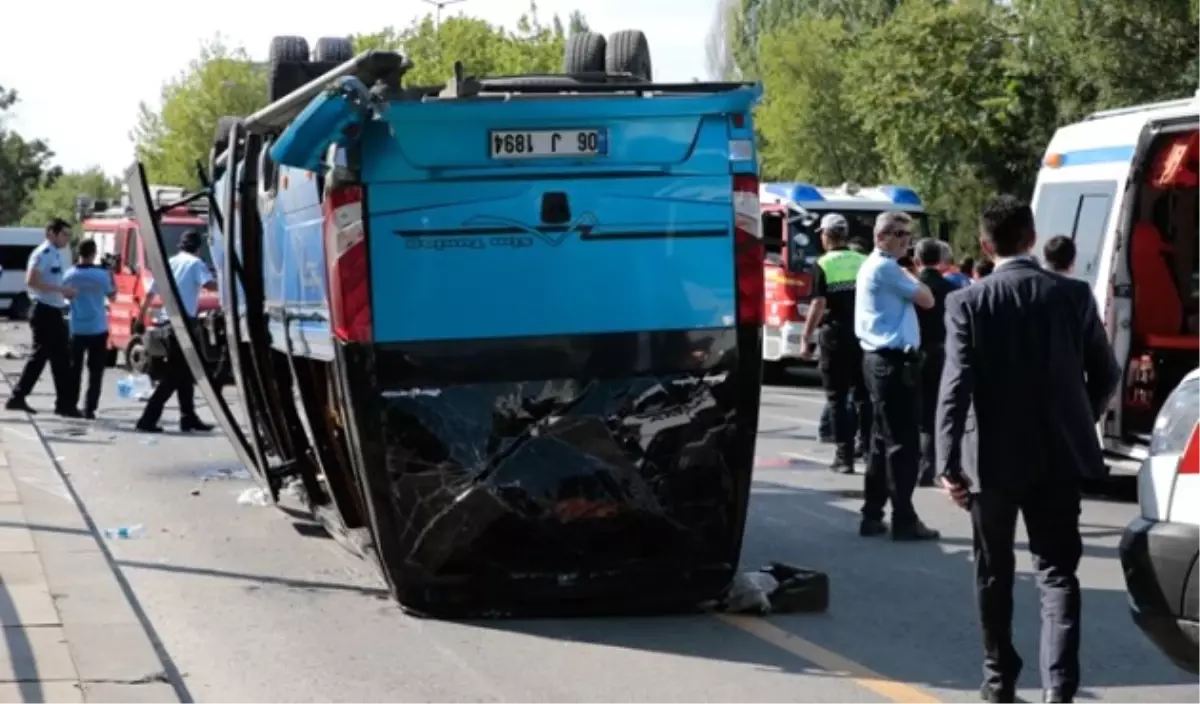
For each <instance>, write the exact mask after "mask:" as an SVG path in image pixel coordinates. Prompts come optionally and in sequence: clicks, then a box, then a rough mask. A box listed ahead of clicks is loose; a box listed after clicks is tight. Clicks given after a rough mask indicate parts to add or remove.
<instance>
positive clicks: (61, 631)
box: [0, 373, 193, 702]
mask: <svg viewBox="0 0 1200 704" xmlns="http://www.w3.org/2000/svg"><path fill="white" fill-rule="evenodd" d="M10 393H11V385H10V383H9V381H8V378H7V376H6V375H4V374H2V373H0V394H3V395H4V397H6V398H7V397H8V395H9V394H10ZM0 621H2V622H3V631H4V638H3V640H2V641H0V701H27V702H31V701H56V702H72V701H73V702H85V701H86V702H138V701H147V702H164V701H177V702H191V701H193V699H192V697H191V694H190V693H189V691H188V689H187V685H186V684H185V683H184V681H183V676H182V674H181V673H180V672H179V670H178V668H177V667H176V666H175V664H174V662H173V661H172V659H171V657H170V655H169V653H167V651H166V649H165V647H164V646H163V644H162V641H161V639H160V638H159V637H158V635H157V633H156V632H155V629H154V627H153V625H152V624H151V623H150V620H149V618H148V617H147V616H146V613H145V611H144V610H143V609H142V607H141V604H140V603H139V601H138V599H137V597H136V595H135V593H134V592H133V589H132V588H131V587H130V585H129V582H128V580H127V579H126V578H125V575H124V574H123V573H122V571H121V569H120V568H119V567H118V566H117V564H116V561H115V559H114V558H113V555H112V552H111V550H110V549H109V547H108V545H107V544H106V543H105V540H104V538H103V537H102V536H101V533H100V531H99V530H98V529H97V527H96V524H95V522H94V521H93V520H92V517H91V515H90V514H89V513H88V511H87V507H86V505H84V503H83V502H82V500H81V499H80V497H79V495H78V493H77V492H76V491H75V488H74V486H73V485H72V484H71V481H70V474H69V473H68V472H67V471H66V470H64V468H63V467H62V466H61V464H60V463H59V461H58V459H57V458H56V457H55V456H54V452H53V449H52V448H51V446H50V444H49V442H48V441H47V438H46V436H45V435H44V434H43V433H42V431H41V428H40V427H39V425H38V423H37V419H36V418H35V417H32V416H30V415H29V414H27V413H24V412H19V411H3V412H0Z"/></svg>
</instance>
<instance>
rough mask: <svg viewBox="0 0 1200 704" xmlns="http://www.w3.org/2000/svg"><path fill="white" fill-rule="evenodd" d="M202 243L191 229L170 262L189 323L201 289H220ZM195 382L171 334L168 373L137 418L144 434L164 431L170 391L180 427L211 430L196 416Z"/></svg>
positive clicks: (152, 293) (153, 287)
mask: <svg viewBox="0 0 1200 704" xmlns="http://www.w3.org/2000/svg"><path fill="white" fill-rule="evenodd" d="M200 244H201V240H200V233H199V232H196V231H195V230H188V231H187V232H185V233H183V236H182V237H180V238H179V253H178V254H176V255H175V256H173V257H171V259H170V260H169V262H168V264H169V265H170V267H171V277H172V278H173V279H175V288H176V289H178V290H179V306H180V308H182V309H183V313H184V316H185V317H186V318H187V321H188V323H189V324H191V323H192V321H194V320H195V318H196V312H197V310H198V309H199V307H200V291H201V290H208V291H215V290H216V289H217V282H216V281H215V280H214V279H213V277H212V273H211V272H210V271H209V270H208V264H205V263H204V260H203V259H201V258H200V257H198V256H196V252H199V251H200ZM157 288H158V282H157V281H155V282H154V283H152V284H151V285H150V290H149V291H147V292H146V300H145V301H143V302H142V309H141V310H140V311H139V312H138V317H137V319H138V320H144V319H145V317H146V310H147V309H148V308H149V306H150V301H151V300H152V299H153V298H154V296H155V294H156V292H157ZM195 383H196V382H195V379H193V378H192V370H191V369H190V368H189V367H188V364H187V359H185V358H184V356H183V350H182V349H180V347H179V340H178V339H176V337H175V335H171V341H170V347H169V349H168V350H167V371H166V376H164V377H163V380H162V381H160V382H159V383H158V386H156V387H154V393H152V394H151V395H150V400H149V401H147V402H146V408H145V410H144V411H142V417H141V418H140V419H138V422H137V429H138V430H140V431H142V432H144V433H161V432H162V428H161V427H159V425H158V421H159V418H161V417H162V412H163V406H165V405H166V403H167V400H168V399H169V398H171V394H176V395H177V396H178V398H179V429H180V430H182V431H183V432H188V431H192V430H200V431H207V430H212V426H211V425H209V424H207V423H204V422H203V421H201V420H200V418H199V417H198V416H197V415H196V396H195V394H196V387H195Z"/></svg>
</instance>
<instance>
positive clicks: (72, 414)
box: [54, 408, 83, 418]
mask: <svg viewBox="0 0 1200 704" xmlns="http://www.w3.org/2000/svg"><path fill="white" fill-rule="evenodd" d="M54 415H56V416H62V417H63V418H82V417H83V414H82V413H80V412H79V409H78V408H58V409H55V411H54Z"/></svg>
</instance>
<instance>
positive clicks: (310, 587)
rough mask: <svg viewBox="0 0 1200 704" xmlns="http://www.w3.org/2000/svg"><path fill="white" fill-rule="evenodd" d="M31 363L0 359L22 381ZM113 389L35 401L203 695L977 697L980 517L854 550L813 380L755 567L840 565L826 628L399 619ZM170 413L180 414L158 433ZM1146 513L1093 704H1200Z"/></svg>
mask: <svg viewBox="0 0 1200 704" xmlns="http://www.w3.org/2000/svg"><path fill="white" fill-rule="evenodd" d="M26 339H27V338H26V333H25V329H24V328H23V327H21V326H13V325H5V326H4V329H2V330H0V344H4V343H7V344H14V343H20V342H24V341H25V340H26ZM20 365H21V362H20V361H19V360H3V361H0V369H2V370H3V371H4V372H5V373H7V374H8V375H9V378H10V379H14V375H15V374H16V373H18V372H19V369H20ZM120 375H121V372H119V371H117V370H110V372H109V378H108V379H107V383H106V387H107V389H106V398H105V400H104V403H103V405H102V409H101V414H100V415H101V419H100V420H98V421H96V422H94V423H87V422H84V421H68V420H63V419H60V418H57V417H55V416H53V415H51V414H50V413H48V411H49V410H50V409H51V408H52V403H53V402H52V398H51V396H50V394H51V392H52V387H51V386H50V380H49V372H48V370H47V373H46V374H45V375H44V378H43V382H42V384H41V385H40V386H39V388H38V390H37V392H36V393H35V395H34V396H32V397H31V399H30V401H31V403H32V404H33V405H34V406H35V407H37V408H40V409H44V410H45V411H47V412H43V413H42V414H40V415H39V416H38V417H37V419H38V425H39V427H40V429H41V432H42V433H43V434H44V435H45V437H46V438H47V441H48V444H49V447H50V448H51V451H52V452H53V453H54V455H55V456H56V457H57V458H58V461H59V463H60V465H61V466H62V468H63V469H64V470H65V472H66V473H67V474H68V476H69V481H70V482H71V483H72V485H73V486H74V488H75V490H76V491H77V492H78V494H79V495H80V497H81V499H82V501H83V504H84V506H85V508H86V510H87V511H88V512H89V513H90V514H91V516H92V517H93V518H94V520H95V522H96V523H97V525H99V526H100V527H101V528H106V527H115V526H121V525H126V526H128V525H136V524H142V525H144V526H145V527H146V529H147V534H146V535H145V537H142V538H138V539H133V540H125V541H115V542H111V543H110V546H111V549H112V551H113V553H114V555H115V558H116V561H117V564H118V566H119V569H120V570H121V571H122V572H123V573H124V576H125V577H126V579H127V580H128V581H129V583H130V584H131V585H132V588H133V591H134V593H135V594H136V598H137V600H138V601H139V602H140V606H141V608H142V609H144V610H145V613H146V614H147V616H148V618H149V621H150V622H151V623H152V625H153V627H154V630H155V631H156V632H157V635H158V637H159V638H160V639H161V641H162V642H163V644H164V645H165V648H166V650H167V651H168V652H169V653H170V656H171V658H172V659H173V661H174V664H175V666H176V667H177V668H178V670H179V671H180V672H182V673H184V682H185V683H186V687H187V689H188V691H189V693H190V696H191V697H193V698H194V699H195V700H197V701H297V702H307V701H331V700H332V701H509V700H517V701H631V700H632V701H720V702H729V701H789V702H796V701H841V702H856V701H976V700H977V694H976V692H977V687H978V683H979V677H980V675H979V658H980V648H979V636H978V629H977V626H976V621H975V607H974V603H973V601H972V598H971V567H970V562H969V548H970V540H969V534H968V525H967V522H966V519H965V515H964V514H963V513H961V512H960V511H958V510H957V509H955V508H953V507H952V506H951V505H950V504H949V502H948V501H947V500H946V499H945V498H944V497H943V496H942V495H941V494H940V493H939V492H936V491H934V490H930V489H924V490H919V495H918V497H917V499H916V501H917V506H918V508H919V510H920V512H921V514H922V516H923V518H924V519H925V521H926V522H927V523H928V524H930V525H931V526H933V527H935V528H938V529H939V530H941V531H942V533H943V535H944V540H943V541H942V542H941V543H940V544H936V545H934V544H927V545H908V544H893V543H891V542H890V541H886V540H880V539H871V540H867V539H862V538H859V537H858V535H857V533H856V529H857V510H858V507H859V501H858V499H857V498H856V493H857V492H859V491H860V490H861V481H862V480H861V477H845V476H839V475H834V474H831V473H830V472H828V471H827V470H826V469H825V468H824V462H825V461H826V460H827V459H828V458H829V456H830V449H829V448H828V447H827V446H823V445H819V444H817V443H816V442H815V439H814V436H815V431H816V419H817V416H818V413H819V411H820V408H821V401H820V397H819V393H818V391H817V390H816V389H815V388H812V387H811V386H806V385H805V384H803V383H800V384H795V385H791V386H788V387H771V388H769V389H768V390H766V392H765V394H764V400H763V417H762V429H761V431H760V435H759V449H758V454H759V456H760V462H759V466H758V467H757V469H756V472H755V488H754V497H753V505H752V510H751V518H750V524H749V527H748V532H747V539H746V546H745V551H744V560H745V564H746V565H749V566H755V567H756V566H758V565H760V564H761V563H763V562H765V561H768V560H782V561H787V562H792V563H796V564H802V565H808V566H812V567H815V568H818V569H821V570H824V571H826V572H828V573H829V575H830V580H831V584H832V587H831V589H832V605H831V608H830V609H829V611H828V613H825V614H821V615H774V616H771V617H769V618H767V619H758V618H753V617H737V618H718V617H714V616H687V617H669V618H668V617H664V618H636V619H633V618H630V619H605V620H585V619H572V620H542V621H492V622H483V623H449V622H438V621H428V620H418V619H414V618H410V617H408V616H405V615H404V614H402V613H401V612H400V611H399V609H398V608H397V607H395V606H394V605H393V604H392V603H391V602H390V601H389V600H388V599H387V597H386V593H385V590H384V587H383V584H382V582H381V581H380V579H379V578H378V577H377V576H376V575H375V573H374V572H373V570H372V569H371V567H370V566H369V565H368V564H365V563H363V562H361V561H359V560H357V559H355V558H353V557H351V556H350V555H348V554H346V553H344V552H343V551H342V550H341V549H340V548H339V547H337V546H336V545H335V544H334V543H333V541H332V540H330V539H328V538H327V537H324V536H323V534H321V533H320V531H314V530H313V529H312V527H311V526H309V525H307V524H305V523H304V522H302V521H298V520H296V519H295V518H293V517H289V516H287V515H286V514H284V513H282V512H281V511H278V510H275V509H272V508H262V507H254V506H246V505H241V504H239V503H238V502H237V497H238V495H239V494H240V493H241V492H242V491H243V490H245V489H247V488H250V487H251V486H252V484H251V482H250V481H249V480H248V479H240V478H237V477H236V476H235V477H224V478H222V477H217V478H208V479H207V480H206V477H208V476H209V475H212V474H215V473H219V472H220V471H221V470H226V471H227V472H228V471H230V470H235V469H236V468H237V466H236V460H235V456H234V453H233V451H232V449H231V448H230V446H229V445H228V443H227V442H226V441H225V440H224V439H223V438H222V437H221V436H219V435H213V436H208V437H204V436H196V435H177V434H170V433H168V434H164V435H162V436H158V437H152V438H148V437H147V436H144V435H139V434H136V433H134V432H132V429H131V426H132V424H133V422H134V420H135V419H136V417H137V414H138V412H139V411H140V406H141V404H139V403H137V402H132V401H130V402H123V401H120V400H119V399H117V398H116V394H115V384H116V379H117V378H118V377H119V376H120ZM11 413H12V412H10V411H0V421H3V419H4V415H5V414H10V415H11ZM176 418H177V416H176V414H175V412H174V410H173V409H168V412H167V416H166V418H165V419H164V421H165V423H164V425H166V426H167V427H168V428H169V427H170V425H171V424H172V423H174V422H175V420H176ZM0 426H2V423H0ZM1129 489H1130V487H1129V486H1126V487H1125V490H1126V491H1125V493H1127V494H1131V491H1129ZM1117 493H1118V494H1120V493H1121V492H1117ZM1131 498H1132V496H1131V495H1129V496H1124V497H1118V499H1116V500H1114V499H1112V498H1109V499H1096V500H1089V501H1088V502H1087V504H1086V506H1085V507H1084V511H1083V523H1084V532H1085V545H1086V547H1085V557H1084V559H1083V564H1082V566H1081V579H1082V582H1083V585H1084V589H1085V594H1084V640H1083V643H1084V645H1083V672H1084V691H1083V692H1082V693H1081V696H1080V699H1081V700H1083V699H1085V698H1086V699H1090V700H1097V701H1119V702H1142V701H1145V702H1152V701H1153V702H1167V701H1179V702H1184V701H1187V702H1195V701H1197V699H1198V698H1200V688H1198V687H1197V680H1196V678H1195V677H1192V676H1189V675H1187V674H1185V673H1182V672H1179V671H1176V670H1175V669H1174V668H1173V667H1172V666H1171V665H1170V664H1168V663H1167V661H1166V660H1165V659H1164V658H1163V657H1162V656H1161V655H1160V654H1159V653H1158V652H1157V651H1156V650H1155V649H1154V648H1153V647H1152V646H1151V645H1149V644H1148V643H1147V641H1146V640H1145V639H1144V638H1143V636H1142V634H1141V633H1140V632H1139V631H1138V630H1137V628H1136V627H1135V626H1134V625H1133V623H1132V621H1131V620H1130V618H1129V615H1128V612H1127V609H1126V601H1125V594H1124V589H1123V583H1122V579H1121V570H1120V565H1119V564H1118V560H1117V556H1116V547H1117V543H1118V540H1119V536H1120V531H1121V528H1122V527H1123V526H1124V525H1125V524H1126V523H1127V522H1128V520H1129V519H1130V518H1131V517H1132V516H1133V515H1134V513H1135V510H1136V507H1135V506H1134V505H1133V504H1132V503H1130V502H1129V499H1131ZM1122 499H1123V500H1122ZM1021 540H1024V538H1023V537H1022V538H1021ZM1018 568H1019V570H1020V571H1021V575H1020V577H1019V583H1018V593H1017V608H1016V613H1017V616H1016V632H1017V637H1018V639H1019V647H1020V650H1021V652H1022V653H1023V655H1024V658H1025V661H1026V663H1027V665H1026V672H1025V674H1024V676H1023V677H1022V681H1021V684H1022V686H1023V687H1024V689H1023V690H1022V695H1023V696H1024V697H1025V698H1026V700H1027V701H1040V695H1039V693H1038V688H1039V682H1038V675H1037V666H1036V663H1037V655H1036V644H1037V631H1038V602H1037V593H1036V589H1035V588H1034V584H1033V581H1032V578H1031V575H1030V565H1029V561H1028V559H1027V558H1024V559H1020V560H1019V562H1018Z"/></svg>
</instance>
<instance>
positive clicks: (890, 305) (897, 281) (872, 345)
mask: <svg viewBox="0 0 1200 704" xmlns="http://www.w3.org/2000/svg"><path fill="white" fill-rule="evenodd" d="M920 288H921V284H920V283H919V282H917V281H916V280H914V279H913V278H912V277H911V276H909V275H908V274H906V273H905V272H904V269H902V268H900V265H899V264H897V263H896V260H895V259H893V258H892V257H891V256H890V255H888V254H884V253H883V252H881V251H879V250H878V249H876V250H875V251H873V252H871V254H870V255H868V256H867V260H866V261H865V262H863V265H862V268H861V269H859V270H858V281H857V282H856V286H855V290H856V291H857V295H856V296H855V297H854V332H855V334H856V335H858V342H859V344H860V345H862V348H863V349H864V350H866V351H867V352H873V351H875V350H881V349H892V350H896V351H902V350H904V349H905V348H906V347H911V348H912V349H914V350H915V349H917V348H919V347H920V346H921V327H920V325H919V324H918V323H917V309H916V307H915V306H914V305H913V296H914V295H916V293H917V291H918V290H920Z"/></svg>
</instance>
